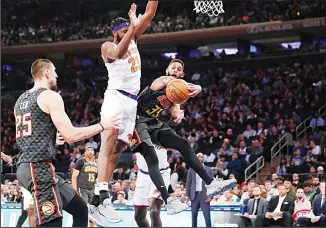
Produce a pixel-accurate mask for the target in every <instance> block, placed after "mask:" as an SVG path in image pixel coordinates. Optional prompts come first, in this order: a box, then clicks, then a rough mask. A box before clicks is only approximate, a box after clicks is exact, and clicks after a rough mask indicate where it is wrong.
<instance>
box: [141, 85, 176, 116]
mask: <svg viewBox="0 0 326 228" xmlns="http://www.w3.org/2000/svg"><path fill="white" fill-rule="evenodd" d="M171 105H172V103H171V102H170V101H169V100H168V98H167V97H166V95H165V90H159V91H154V90H152V89H150V88H149V87H148V86H147V87H146V88H145V89H144V90H143V91H142V92H141V93H140V94H139V95H138V106H137V115H139V116H143V117H149V118H157V117H158V116H159V115H160V113H161V112H162V111H163V110H164V109H168V108H170V106H171Z"/></svg>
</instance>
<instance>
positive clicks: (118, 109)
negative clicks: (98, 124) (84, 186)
mask: <svg viewBox="0 0 326 228" xmlns="http://www.w3.org/2000/svg"><path fill="white" fill-rule="evenodd" d="M157 5H158V1H148V3H147V7H146V11H145V13H144V15H139V17H138V18H137V17H136V8H137V7H136V5H135V4H132V5H131V7H130V11H129V13H128V15H129V18H130V22H129V21H128V20H127V19H124V18H120V17H119V18H117V19H115V20H113V21H112V23H111V29H112V33H113V37H114V40H113V42H105V43H104V44H103V45H102V47H101V53H102V58H103V60H104V63H105V66H106V68H107V70H108V74H109V75H108V76H109V81H108V88H107V90H106V92H105V95H104V101H103V104H102V109H101V114H102V115H103V116H104V117H109V116H117V115H118V114H123V116H124V118H123V122H124V123H123V124H122V126H121V129H120V130H108V131H105V132H103V133H101V148H100V154H99V158H98V182H99V185H98V188H95V191H94V194H95V195H96V196H95V197H94V198H93V201H92V205H93V206H95V207H96V206H97V208H94V207H91V206H90V207H89V208H90V210H89V212H90V214H94V213H97V212H98V214H99V215H100V216H102V217H105V219H106V220H107V221H108V222H113V223H114V222H120V221H122V219H121V218H120V217H119V216H118V215H117V213H116V212H115V211H114V208H113V207H112V205H111V202H110V199H109V197H110V196H109V192H108V182H109V181H110V179H111V178H112V174H113V171H114V169H115V168H116V165H117V164H118V161H119V157H120V153H121V152H122V151H123V149H125V147H126V146H127V145H128V144H129V141H130V140H131V139H132V136H133V131H134V127H135V120H136V111H137V95H138V93H139V90H140V77H141V62H140V60H141V59H140V55H139V52H138V48H137V39H138V38H139V37H140V36H141V35H142V34H143V33H144V32H145V30H146V28H147V26H148V25H149V23H150V22H151V20H152V19H153V17H154V16H155V13H156V9H157ZM98 196H99V197H98ZM98 225H99V224H98Z"/></svg>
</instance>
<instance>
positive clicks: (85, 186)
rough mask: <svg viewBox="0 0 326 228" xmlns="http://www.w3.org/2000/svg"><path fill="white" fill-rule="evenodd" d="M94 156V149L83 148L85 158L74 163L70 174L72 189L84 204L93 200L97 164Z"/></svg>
mask: <svg viewBox="0 0 326 228" xmlns="http://www.w3.org/2000/svg"><path fill="white" fill-rule="evenodd" d="M94 154H95V152H94V149H93V148H92V147H90V146H87V147H86V148H85V157H84V158H81V159H79V160H78V161H77V162H76V165H75V168H74V171H73V173H72V180H71V184H72V187H73V188H74V189H76V190H77V192H79V194H80V195H81V197H82V198H83V199H84V200H85V201H86V203H90V202H91V200H92V198H93V195H94V188H95V183H96V179H97V164H96V162H95V156H94Z"/></svg>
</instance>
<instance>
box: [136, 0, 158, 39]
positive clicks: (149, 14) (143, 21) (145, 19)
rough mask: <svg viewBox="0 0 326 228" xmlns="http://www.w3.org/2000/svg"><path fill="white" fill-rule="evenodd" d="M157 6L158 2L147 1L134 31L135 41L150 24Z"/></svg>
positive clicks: (154, 0) (156, 0)
mask: <svg viewBox="0 0 326 228" xmlns="http://www.w3.org/2000/svg"><path fill="white" fill-rule="evenodd" d="M157 5H158V0H149V1H148V3H147V6H146V10H145V13H144V15H140V17H139V20H140V21H139V25H138V27H137V28H136V31H135V39H138V38H139V37H140V36H141V35H143V33H144V32H145V30H146V29H147V27H148V25H149V24H150V23H151V21H152V19H153V18H154V16H155V13H156V9H157Z"/></svg>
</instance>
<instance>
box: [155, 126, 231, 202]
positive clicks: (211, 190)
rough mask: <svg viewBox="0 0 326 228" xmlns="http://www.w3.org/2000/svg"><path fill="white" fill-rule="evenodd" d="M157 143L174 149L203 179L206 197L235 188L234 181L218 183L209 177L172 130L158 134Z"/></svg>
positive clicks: (186, 144) (184, 142)
mask: <svg viewBox="0 0 326 228" xmlns="http://www.w3.org/2000/svg"><path fill="white" fill-rule="evenodd" d="M157 140H158V142H159V143H160V144H161V145H162V146H163V147H165V148H171V149H176V150H177V151H179V152H180V153H181V154H182V156H183V157H184V159H185V162H186V163H187V164H188V165H189V166H190V167H191V168H192V169H193V170H194V171H195V172H196V173H197V174H198V175H199V176H200V177H201V178H202V179H203V181H204V182H205V183H206V185H207V186H206V187H207V196H210V197H211V196H214V195H217V194H219V193H221V192H223V191H225V190H227V189H230V188H232V187H234V186H235V184H236V180H234V179H230V180H225V181H218V180H217V179H214V178H213V177H211V176H209V175H208V173H207V172H206V170H205V168H204V167H203V165H202V163H201V162H200V161H199V159H198V157H197V156H196V154H195V152H194V151H193V149H192V148H191V146H190V144H189V142H188V141H187V140H185V139H184V138H182V137H181V136H179V135H177V134H176V133H175V131H173V130H172V129H168V130H164V131H160V132H158V135H157Z"/></svg>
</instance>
